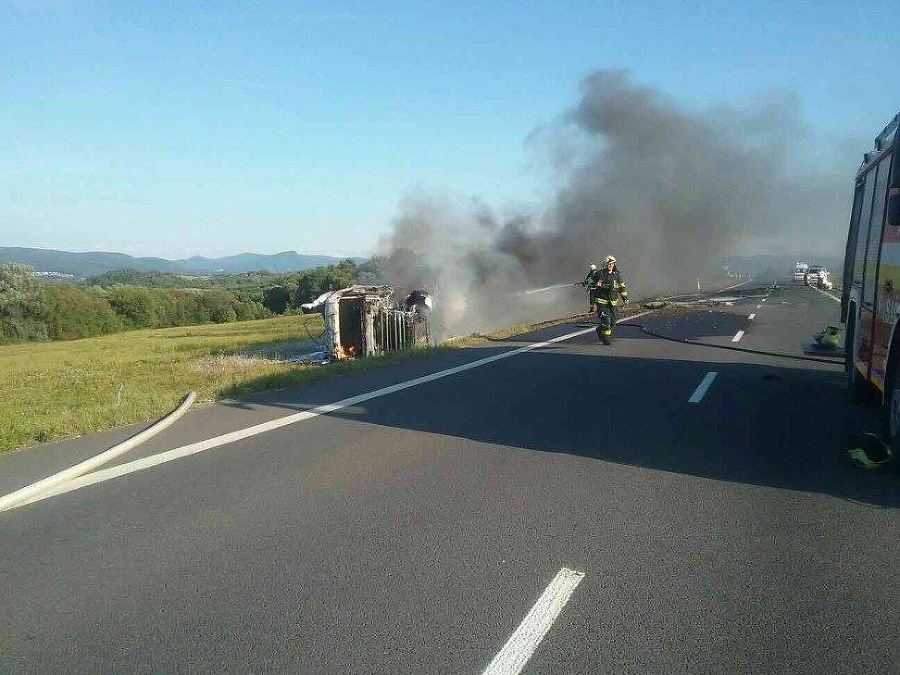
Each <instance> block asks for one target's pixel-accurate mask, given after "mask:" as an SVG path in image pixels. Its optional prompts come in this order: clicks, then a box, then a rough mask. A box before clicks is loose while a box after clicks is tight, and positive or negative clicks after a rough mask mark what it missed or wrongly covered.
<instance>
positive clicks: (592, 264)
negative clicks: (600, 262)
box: [591, 263, 597, 272]
mask: <svg viewBox="0 0 900 675" xmlns="http://www.w3.org/2000/svg"><path fill="white" fill-rule="evenodd" d="M596 269H597V266H596V265H595V264H594V263H591V272H594V271H596Z"/></svg>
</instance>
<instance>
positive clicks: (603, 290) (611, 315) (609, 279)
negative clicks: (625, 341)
mask: <svg viewBox="0 0 900 675" xmlns="http://www.w3.org/2000/svg"><path fill="white" fill-rule="evenodd" d="M594 286H595V287H596V289H597V293H596V298H595V302H596V303H597V318H598V319H599V320H600V325H599V326H597V337H599V338H600V339H601V340H603V342H604V344H609V343H610V342H612V332H613V326H615V325H616V307H617V306H618V305H619V300H620V299H621V301H622V306H623V307H624V306H625V305H627V304H628V286H627V284H626V283H625V280H624V279H623V278H622V275H621V273H620V272H619V268H618V267H617V266H616V258H615V256H613V255H608V256H606V258H605V259H604V260H603V267H602V268H601V269H600V270H599V271H598V274H597V281H596V282H595V283H594Z"/></svg>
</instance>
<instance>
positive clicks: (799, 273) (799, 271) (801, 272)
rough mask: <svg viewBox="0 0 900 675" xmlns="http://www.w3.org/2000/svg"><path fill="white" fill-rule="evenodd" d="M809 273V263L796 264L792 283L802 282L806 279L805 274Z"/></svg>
mask: <svg viewBox="0 0 900 675" xmlns="http://www.w3.org/2000/svg"><path fill="white" fill-rule="evenodd" d="M808 271H809V263H805V262H798V263H797V264H796V265H795V266H794V277H793V279H794V281H803V280H804V279H805V278H806V273H807V272H808Z"/></svg>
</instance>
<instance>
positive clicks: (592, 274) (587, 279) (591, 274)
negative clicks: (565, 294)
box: [581, 270, 600, 288]
mask: <svg viewBox="0 0 900 675" xmlns="http://www.w3.org/2000/svg"><path fill="white" fill-rule="evenodd" d="M599 276H600V270H588V273H587V274H585V275H584V281H582V282H581V285H582V286H584V287H585V288H594V286H595V284H596V283H597V279H598V277H599Z"/></svg>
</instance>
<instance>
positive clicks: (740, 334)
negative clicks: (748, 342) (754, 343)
mask: <svg viewBox="0 0 900 675" xmlns="http://www.w3.org/2000/svg"><path fill="white" fill-rule="evenodd" d="M742 337H744V331H742V330H739V331H738V332H737V333H735V334H734V337H733V338H731V341H732V342H740V341H741V338H742Z"/></svg>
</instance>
